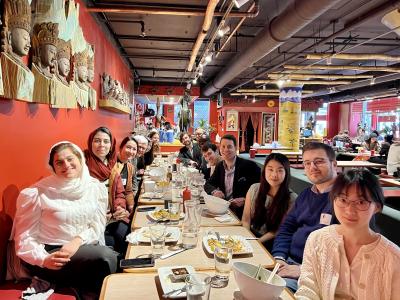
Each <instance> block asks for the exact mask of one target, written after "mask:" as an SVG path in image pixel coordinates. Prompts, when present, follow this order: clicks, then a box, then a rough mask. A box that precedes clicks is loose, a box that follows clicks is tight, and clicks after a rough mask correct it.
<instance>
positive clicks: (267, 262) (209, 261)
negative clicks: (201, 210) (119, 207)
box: [124, 226, 275, 273]
mask: <svg viewBox="0 0 400 300" xmlns="http://www.w3.org/2000/svg"><path fill="white" fill-rule="evenodd" d="M209 230H211V231H215V230H216V228H215V227H201V229H200V233H199V238H198V241H197V247H196V248H194V249H189V250H186V251H183V252H181V253H179V254H176V255H174V256H171V257H169V258H167V259H164V260H161V259H156V262H155V265H154V267H149V268H140V269H133V268H132V269H125V270H124V272H132V273H143V272H144V273H146V272H156V271H157V269H158V268H160V267H168V266H179V265H191V266H193V268H194V269H195V270H196V271H204V270H214V268H215V265H214V256H213V255H209V254H208V253H206V250H205V249H204V247H203V241H202V239H203V236H204V235H205V234H206V233H207V232H208V231H209ZM217 231H218V232H219V233H220V234H221V235H241V236H243V237H247V238H254V235H253V234H252V233H251V232H250V231H249V230H247V229H246V228H244V227H242V226H228V227H219V228H218V229H217ZM248 242H249V243H250V245H251V246H252V247H253V253H252V254H246V255H237V256H236V255H235V256H234V257H233V261H234V262H235V261H241V262H247V263H251V264H254V265H258V264H261V265H263V266H264V267H267V268H271V267H273V266H274V265H275V259H274V258H273V257H272V256H271V254H270V253H269V252H268V251H267V250H266V249H265V248H264V247H263V246H262V245H261V244H260V243H259V242H258V240H248ZM178 243H179V242H178ZM176 249H177V245H172V246H168V245H166V246H165V248H164V254H167V253H169V252H171V251H173V250H176ZM150 254H151V246H150V244H139V245H132V244H130V245H129V246H128V251H127V253H126V258H137V257H146V256H149V255H150Z"/></svg>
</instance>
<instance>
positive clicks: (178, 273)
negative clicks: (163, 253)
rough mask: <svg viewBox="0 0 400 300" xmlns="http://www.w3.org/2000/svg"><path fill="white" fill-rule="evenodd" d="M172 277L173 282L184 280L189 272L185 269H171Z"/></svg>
mask: <svg viewBox="0 0 400 300" xmlns="http://www.w3.org/2000/svg"><path fill="white" fill-rule="evenodd" d="M171 272H172V277H173V278H174V280H184V279H185V278H186V276H187V275H189V271H188V270H187V269H186V268H185V267H182V268H172V269H171Z"/></svg>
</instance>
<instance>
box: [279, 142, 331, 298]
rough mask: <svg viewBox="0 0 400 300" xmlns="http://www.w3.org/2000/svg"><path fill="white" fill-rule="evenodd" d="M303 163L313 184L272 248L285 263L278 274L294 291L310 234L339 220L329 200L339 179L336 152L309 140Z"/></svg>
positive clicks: (293, 211)
mask: <svg viewBox="0 0 400 300" xmlns="http://www.w3.org/2000/svg"><path fill="white" fill-rule="evenodd" d="M303 165H304V171H305V173H306V175H307V178H308V179H309V180H310V181H311V182H312V183H313V186H312V187H310V188H306V189H305V190H304V191H303V192H301V193H300V195H299V196H298V197H297V199H296V202H295V203H294V206H293V208H292V209H291V210H290V211H289V213H288V214H287V216H286V218H285V220H284V221H283V223H282V224H281V226H280V227H279V230H278V233H277V234H276V237H275V241H274V246H273V248H272V255H273V256H274V257H275V259H276V260H277V261H278V262H279V263H280V264H281V267H280V269H279V271H278V275H280V276H281V277H283V278H284V279H285V281H286V286H287V287H288V288H290V289H291V290H292V291H296V290H297V279H298V278H299V276H300V264H301V262H302V260H303V251H304V245H305V243H306V240H307V237H308V235H309V234H310V233H311V232H313V231H315V230H317V229H320V228H322V227H324V226H327V225H330V224H332V223H334V222H336V220H335V219H334V218H333V215H332V205H331V203H330V201H329V199H328V195H329V192H330V190H331V188H332V185H333V182H334V181H335V178H336V159H335V152H334V151H333V149H332V148H331V147H330V146H328V145H326V144H323V143H318V142H309V143H307V144H306V145H305V146H304V147H303Z"/></svg>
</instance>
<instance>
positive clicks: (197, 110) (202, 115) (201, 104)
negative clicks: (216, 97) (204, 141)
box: [193, 99, 210, 128]
mask: <svg viewBox="0 0 400 300" xmlns="http://www.w3.org/2000/svg"><path fill="white" fill-rule="evenodd" d="M200 120H204V121H205V122H204V124H205V125H208V124H209V123H210V100H208V99H197V100H196V101H195V102H194V122H193V126H194V128H197V127H199V126H200V124H199V121H200ZM201 122H202V121H200V123H201Z"/></svg>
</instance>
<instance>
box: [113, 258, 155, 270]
mask: <svg viewBox="0 0 400 300" xmlns="http://www.w3.org/2000/svg"><path fill="white" fill-rule="evenodd" d="M119 266H120V267H121V269H127V268H146V267H154V257H141V258H128V259H121V261H120V262H119Z"/></svg>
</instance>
